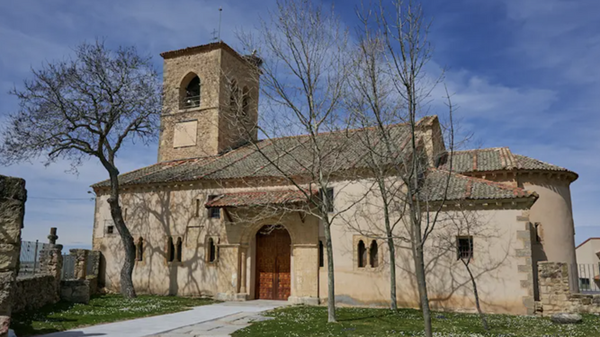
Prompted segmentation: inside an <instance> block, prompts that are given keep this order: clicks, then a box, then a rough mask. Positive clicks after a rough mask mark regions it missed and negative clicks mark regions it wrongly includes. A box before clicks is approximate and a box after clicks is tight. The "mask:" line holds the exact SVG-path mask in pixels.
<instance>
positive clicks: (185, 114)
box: [93, 43, 577, 314]
mask: <svg viewBox="0 0 600 337" xmlns="http://www.w3.org/2000/svg"><path fill="white" fill-rule="evenodd" d="M162 56H163V58H164V59H165V63H164V68H165V70H164V73H165V75H164V79H165V89H164V90H165V111H164V113H163V117H162V129H161V134H160V142H159V155H158V162H159V163H157V164H156V165H153V166H150V167H147V168H143V169H140V170H137V171H133V172H130V173H127V174H124V175H123V176H122V179H123V181H122V187H123V191H122V193H121V198H122V199H121V203H122V207H123V208H124V209H125V212H126V214H127V218H126V219H125V220H126V223H127V225H128V227H129V228H130V231H131V233H132V235H133V237H134V241H135V242H136V244H137V245H138V253H137V255H138V261H137V262H136V266H135V269H134V274H133V278H134V284H135V286H136V290H137V291H139V292H141V293H144V292H146V293H155V294H165V295H166V294H171V295H212V296H215V297H217V298H220V299H225V300H250V299H254V298H256V297H257V296H260V294H259V292H258V291H257V288H258V284H259V282H262V281H260V276H259V274H260V271H259V269H260V266H261V265H262V263H263V262H265V261H266V260H265V259H268V258H269V256H268V255H263V254H265V249H271V253H272V254H274V255H277V252H278V250H276V249H275V247H274V246H273V247H262V246H258V245H257V233H259V232H260V231H261V230H262V229H263V228H264V226H265V225H279V226H282V227H283V228H285V232H286V233H287V234H288V235H289V239H290V240H289V242H291V245H290V246H291V247H290V250H289V253H288V254H289V255H290V256H289V262H290V266H289V276H290V278H291V280H290V284H289V286H290V293H289V296H288V295H286V297H287V299H288V300H289V301H292V302H301V303H311V304H316V303H319V302H322V301H324V300H325V299H326V297H327V273H326V269H325V267H323V266H326V265H327V261H326V258H325V257H324V256H322V255H324V254H322V249H321V248H320V241H323V240H324V238H323V229H322V226H321V225H320V224H319V220H318V219H317V217H315V216H312V215H310V214H308V213H306V212H303V211H302V207H307V206H306V205H304V206H299V205H297V204H294V206H293V207H292V206H291V205H285V207H282V206H281V205H279V206H278V207H276V205H275V204H276V203H277V202H279V201H277V200H280V199H281V198H283V196H284V195H285V194H286V192H285V191H290V190H294V189H296V190H297V188H296V187H295V186H292V185H290V184H289V182H287V181H286V180H285V179H281V176H278V174H277V171H276V170H269V164H268V163H267V162H266V161H265V160H261V157H260V155H258V156H257V155H256V152H255V150H254V148H253V146H243V144H244V143H245V142H247V141H248V138H251V139H255V138H256V133H250V134H248V133H244V132H242V131H241V130H255V129H253V128H252V127H248V126H252V125H255V124H256V121H257V116H258V76H257V75H256V73H257V72H256V69H255V68H254V65H253V64H250V63H248V62H247V59H246V58H245V57H242V56H240V55H238V54H237V53H236V52H235V51H233V50H232V49H231V48H229V47H228V46H226V45H225V44H223V43H216V44H210V45H205V46H199V47H192V48H187V49H183V50H179V51H173V52H167V53H163V54H162ZM196 75H198V77H199V78H200V81H201V83H202V85H201V89H200V96H201V98H200V103H199V106H198V107H196V108H191V109H181V108H180V107H181V106H180V104H179V100H180V99H181V95H182V88H183V87H184V86H185V85H186V83H188V81H189V80H190V78H192V77H194V76H196ZM232 78H235V79H236V83H237V84H238V85H239V86H240V87H248V88H249V89H248V91H249V93H250V97H251V98H252V100H250V102H251V104H250V110H249V113H248V114H247V117H248V119H246V122H247V123H248V125H246V127H242V128H240V126H239V125H234V124H231V121H232V120H235V118H232V115H231V113H232V111H231V109H229V105H230V95H231V90H230V89H229V86H230V84H231V79H232ZM190 121H197V123H189V122H190ZM178 122H186V123H187V124H185V125H184V127H182V128H181V129H179V130H186V132H187V133H188V134H186V135H185V136H186V137H187V138H185V137H184V138H185V141H181V139H184V138H181V137H179V138H178V137H176V135H175V133H176V132H180V131H177V130H178V129H177V126H176V123H178ZM397 127H402V126H397ZM194 128H196V130H195V132H194V131H192V132H190V131H189V130H193V129H194ZM359 132H362V131H360V130H358V131H356V133H359ZM190 133H191V134H192V137H188V136H190ZM417 134H418V137H419V144H421V145H422V149H423V150H424V151H423V152H424V153H425V155H426V156H427V158H426V159H427V162H428V164H429V166H430V168H431V171H430V173H428V176H427V178H426V180H427V179H429V178H428V177H429V176H431V177H434V176H436V175H444V174H446V173H444V172H447V171H444V170H447V168H445V167H444V166H445V165H446V164H445V163H447V162H448V157H449V154H448V153H446V147H445V145H444V141H443V137H442V133H441V129H440V126H439V122H438V120H437V118H436V117H426V118H424V119H423V120H421V121H420V122H419V123H418V125H417ZM330 135H331V134H330ZM331 137H333V138H335V135H331ZM302 139H303V138H301V137H290V138H282V139H280V140H276V139H275V140H269V141H265V142H263V143H262V144H261V146H265V147H268V146H270V147H271V148H272V147H274V145H273V144H274V142H275V141H279V142H282V143H284V144H287V143H293V142H294V141H295V142H296V143H294V144H292V145H298V144H300V143H301V142H302V141H303V140H302ZM177 142H181V144H191V145H187V146H185V147H181V146H177V144H179V143H177ZM407 143H408V139H403V140H401V141H400V144H399V146H398V147H399V148H400V149H402V148H403V147H404V146H406V144H407ZM298 148H302V147H301V146H298ZM295 150H296V148H294V151H295ZM482 151H483V152H485V153H483V152H482V153H481V154H479V159H478V152H473V153H475V154H474V155H473V154H472V152H469V151H467V152H465V153H461V154H459V153H456V154H454V155H453V156H456V167H461V168H460V169H457V170H455V172H456V173H452V174H451V178H452V181H453V184H454V185H453V186H454V187H453V189H452V191H453V193H455V194H457V195H458V196H457V197H456V198H455V199H452V201H451V202H447V203H445V204H444V208H443V209H444V211H443V212H441V215H442V216H441V218H440V220H439V222H438V224H437V225H436V230H435V232H433V233H434V234H432V235H431V237H430V239H429V241H428V242H427V247H426V252H427V256H426V263H427V273H428V276H427V277H428V287H429V291H430V298H431V301H432V306H433V307H435V308H437V309H453V310H468V311H471V310H473V308H474V304H473V294H472V291H471V289H470V281H469V279H468V277H467V272H466V270H465V268H464V266H463V264H462V262H461V261H460V260H458V259H457V242H458V237H459V236H467V237H469V238H470V239H471V240H472V242H473V251H474V255H473V258H472V259H471V261H470V266H471V268H472V270H474V272H475V274H476V275H477V279H478V288H479V290H480V296H481V298H482V303H483V307H484V310H485V311H486V312H498V313H515V314H531V313H533V312H534V309H535V305H534V304H535V300H537V299H538V298H539V293H538V284H537V283H538V280H537V277H536V275H537V273H536V268H537V265H536V263H537V262H538V261H545V260H551V261H552V260H556V261H557V262H564V261H571V260H572V257H574V245H573V221H572V211H571V201H570V191H569V184H570V183H571V182H572V181H573V180H575V179H576V178H577V176H576V174H574V173H572V172H570V171H568V170H566V169H562V168H558V167H556V166H553V165H550V164H546V163H542V162H539V161H535V160H533V159H531V158H528V157H524V156H517V155H512V154H511V153H510V151H509V150H508V149H507V148H502V149H487V150H482ZM280 154H281V152H277V151H275V153H274V155H277V156H279V155H280ZM308 155H310V154H309V153H307V156H308ZM461 156H462V157H461ZM461 158H462V159H461ZM465 158H466V159H465ZM498 158H499V159H498ZM277 159H279V157H277ZM459 159H460V160H462V161H463V162H462V164H461V163H459ZM465 160H466V161H465ZM459 164H460V165H459ZM492 164H493V165H492ZM461 165H462V166H461ZM293 166H294V165H293V163H292V164H291V165H290V169H292V170H293ZM352 167H353V166H352ZM353 168H354V167H353ZM344 172H347V171H344ZM261 174H262V175H261ZM448 174H449V173H448ZM431 179H433V178H431ZM392 180H393V179H392ZM371 183H372V182H371V181H370V180H369V177H367V176H359V178H356V177H355V178H354V179H352V180H350V179H347V178H346V176H344V175H343V174H340V175H339V176H336V179H335V182H334V183H333V184H332V185H331V187H333V190H334V195H335V197H334V205H333V206H334V209H335V210H341V209H346V208H349V209H350V210H349V211H348V212H345V213H344V214H343V215H342V216H339V217H336V220H335V223H334V224H333V227H332V238H333V239H332V240H333V247H334V262H335V274H336V301H337V302H340V303H347V304H356V305H382V306H385V305H387V303H388V300H389V293H390V290H389V271H390V268H391V267H390V265H389V258H388V257H387V256H388V253H387V252H388V250H387V249H388V248H387V245H386V242H385V241H384V240H382V239H381V236H376V235H372V234H369V233H376V232H377V230H379V231H380V230H381V223H382V218H381V215H382V214H381V211H380V209H381V208H380V205H378V202H380V198H377V196H376V195H369V196H367V197H366V198H362V196H363V195H364V194H365V191H366V190H367V186H369V185H370V184H371ZM94 188H95V191H96V193H97V198H96V212H95V219H94V234H93V246H94V250H98V251H101V252H102V255H103V257H104V262H103V263H102V266H103V267H102V270H101V273H100V279H99V282H100V284H101V285H104V286H106V287H107V288H109V289H111V290H118V287H119V271H120V268H121V265H120V263H119V261H121V260H122V254H123V253H122V250H123V249H122V247H121V240H120V238H119V236H118V233H117V232H116V228H114V226H113V225H112V220H111V217H110V211H109V206H108V204H107V198H108V194H107V189H106V187H105V185H103V183H99V184H96V185H94ZM262 192H269V193H270V192H273V193H271V194H269V195H277V197H275V198H274V199H273V197H272V199H269V201H268V202H264V200H265V199H261V200H263V203H261V204H256V205H254V204H249V203H243V202H242V201H240V202H239V203H236V202H235V201H236V200H237V199H236V198H239V199H240V200H241V199H244V198H246V197H247V196H248V195H251V194H252V193H255V194H256V193H262ZM278 193H279V194H278ZM222 196H228V197H230V198H231V200H234V202H232V203H231V204H223V205H221V206H219V207H218V209H219V212H218V213H217V214H218V216H215V214H214V213H213V212H212V208H208V209H207V208H206V207H211V206H210V205H211V203H212V202H213V200H215V199H214V198H219V197H222ZM256 198H257V200H258V199H260V198H265V194H260V195H259V194H257V195H256ZM244 200H245V199H244ZM205 205H207V206H206V207H205ZM350 206H351V207H350ZM213 208H214V207H213ZM466 213H468V214H469V217H471V218H472V219H474V220H477V221H475V223H477V224H478V225H477V226H475V227H472V226H470V227H469V226H467V227H464V226H457V219H460V218H461V216H464V215H465V214H466ZM398 220H399V222H398V223H399V225H398V226H397V227H396V229H395V232H394V234H395V235H397V236H398V237H402V236H406V235H407V233H406V228H405V226H404V225H403V223H405V219H398ZM261 235H262V234H261ZM266 235H268V234H266ZM286 242H287V241H286ZM360 242H362V243H363V245H364V249H363V250H362V251H361V252H360V254H363V255H360V256H359V251H358V250H357V249H358V248H357V247H358V245H359V243H360ZM396 244H397V246H398V248H397V253H396V258H397V263H396V266H394V267H393V268H396V273H397V288H398V289H397V296H398V301H399V304H400V305H402V306H407V307H417V306H418V299H417V288H416V284H415V281H414V280H415V278H414V276H413V273H414V271H413V270H414V267H413V262H412V258H411V253H410V249H407V247H405V245H404V246H403V243H402V241H401V240H399V241H398V242H397V243H396ZM372 247H375V248H372ZM273 252H274V253H273ZM276 257H277V258H281V257H280V256H276ZM284 258H287V256H286V257H284ZM359 259H362V260H361V261H362V263H363V265H360V264H359V263H358V261H359ZM286 262H287V261H286ZM320 265H323V266H320ZM263 276H264V275H263Z"/></svg>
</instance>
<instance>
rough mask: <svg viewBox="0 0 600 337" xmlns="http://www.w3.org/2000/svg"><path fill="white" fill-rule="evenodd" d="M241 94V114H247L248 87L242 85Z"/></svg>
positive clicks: (248, 102)
mask: <svg viewBox="0 0 600 337" xmlns="http://www.w3.org/2000/svg"><path fill="white" fill-rule="evenodd" d="M242 95H243V96H242V114H244V116H247V115H248V114H249V113H250V89H248V87H244V90H243V91H242Z"/></svg>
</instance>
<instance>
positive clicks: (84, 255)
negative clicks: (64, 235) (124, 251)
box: [60, 249, 101, 304]
mask: <svg viewBox="0 0 600 337" xmlns="http://www.w3.org/2000/svg"><path fill="white" fill-rule="evenodd" d="M69 254H70V255H72V256H75V270H74V278H73V279H69V280H62V281H60V299H61V300H63V301H67V302H73V303H86V304H87V303H89V301H90V297H91V296H92V295H94V294H96V293H97V291H98V274H99V268H100V258H101V254H100V252H99V251H90V250H87V249H71V250H70V251H69Z"/></svg>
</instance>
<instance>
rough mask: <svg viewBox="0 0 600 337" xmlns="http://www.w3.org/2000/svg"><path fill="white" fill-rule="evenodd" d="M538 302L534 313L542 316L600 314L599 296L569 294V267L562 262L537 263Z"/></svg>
mask: <svg viewBox="0 0 600 337" xmlns="http://www.w3.org/2000/svg"><path fill="white" fill-rule="evenodd" d="M538 277H539V288H540V289H539V291H540V301H539V302H537V308H536V311H537V313H538V314H541V315H543V316H550V315H552V314H555V313H559V312H567V313H600V295H591V294H579V293H571V290H570V285H569V266H568V264H566V263H563V262H539V263H538Z"/></svg>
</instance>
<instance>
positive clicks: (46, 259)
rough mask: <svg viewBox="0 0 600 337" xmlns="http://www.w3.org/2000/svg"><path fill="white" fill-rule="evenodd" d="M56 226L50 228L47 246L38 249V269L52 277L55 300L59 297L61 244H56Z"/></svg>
mask: <svg viewBox="0 0 600 337" xmlns="http://www.w3.org/2000/svg"><path fill="white" fill-rule="evenodd" d="M57 239H58V235H56V227H52V228H50V235H48V243H49V247H47V248H45V249H42V250H41V251H40V271H41V272H42V273H44V274H49V275H52V276H53V277H54V280H55V285H56V301H58V300H59V299H60V280H61V277H62V266H63V256H62V249H63V246H62V245H57V244H56V240H57Z"/></svg>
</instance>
